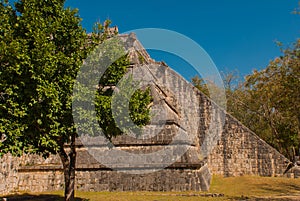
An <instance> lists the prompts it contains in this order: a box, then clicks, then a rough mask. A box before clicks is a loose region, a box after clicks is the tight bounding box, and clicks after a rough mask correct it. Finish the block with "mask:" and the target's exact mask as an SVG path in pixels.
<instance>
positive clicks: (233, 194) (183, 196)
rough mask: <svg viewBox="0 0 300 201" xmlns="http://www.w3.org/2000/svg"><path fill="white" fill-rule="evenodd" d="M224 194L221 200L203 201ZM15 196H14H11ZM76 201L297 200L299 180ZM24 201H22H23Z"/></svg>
mask: <svg viewBox="0 0 300 201" xmlns="http://www.w3.org/2000/svg"><path fill="white" fill-rule="evenodd" d="M205 194H210V195H212V194H224V196H223V197H204V195H205ZM14 196H16V195H14ZM22 196H23V198H24V199H22V200H23V201H27V200H28V201H29V200H35V201H48V200H51V201H52V200H53V201H55V200H57V201H61V200H63V197H62V196H63V192H62V191H58V192H49V193H43V194H40V195H38V194H21V195H18V197H22ZM76 197H77V200H78V201H86V200H90V201H102V200H105V201H175V200H176V201H177V200H178V201H183V200H184V201H196V200H208V201H214V200H221V201H225V200H245V199H246V198H248V200H262V201H264V200H278V201H279V200H300V179H289V178H281V177H273V178H271V177H258V176H242V177H229V178H223V177H220V176H214V177H213V180H212V184H211V188H210V191H209V192H79V191H77V192H76ZM25 198H26V199H25Z"/></svg>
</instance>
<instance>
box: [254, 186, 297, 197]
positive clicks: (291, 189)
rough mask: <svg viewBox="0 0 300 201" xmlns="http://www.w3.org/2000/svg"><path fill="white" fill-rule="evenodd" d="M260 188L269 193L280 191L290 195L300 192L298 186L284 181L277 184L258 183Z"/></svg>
mask: <svg viewBox="0 0 300 201" xmlns="http://www.w3.org/2000/svg"><path fill="white" fill-rule="evenodd" d="M260 188H261V189H262V190H265V191H268V192H271V193H281V194H287V195H292V194H295V192H300V186H298V185H295V184H286V183H283V184H277V185H274V186H266V185H260Z"/></svg>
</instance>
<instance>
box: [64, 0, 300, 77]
mask: <svg viewBox="0 0 300 201" xmlns="http://www.w3.org/2000/svg"><path fill="white" fill-rule="evenodd" d="M298 5H299V4H298V0H288V1H287V0H272V1H271V0H251V1H249V0H185V1H174V0H173V1H170V0H160V1H158V0H152V1H143V0H139V1H137V0H131V1H129V0H128V1H117V0H114V1H100V0H67V2H66V6H70V7H72V8H78V9H79V15H80V17H81V18H82V19H83V21H82V25H83V27H84V28H86V30H87V31H91V30H92V26H93V23H94V22H96V21H101V22H103V21H104V20H105V19H108V18H109V19H110V20H112V22H113V25H117V26H118V27H119V32H120V33H122V32H126V31H129V30H133V29H139V28H163V29H170V30H173V31H176V32H179V33H181V34H184V35H186V36H188V37H190V38H191V39H193V40H194V41H196V42H197V43H198V44H199V45H201V46H202V47H203V48H204V49H205V50H206V51H207V53H208V54H209V55H210V57H211V58H212V59H213V61H214V62H215V64H216V66H217V68H218V69H219V70H220V71H225V72H226V71H232V70H235V69H237V70H238V71H239V73H240V74H241V75H242V76H243V75H246V74H250V73H251V72H252V70H253V69H262V68H264V67H266V65H267V64H268V62H269V61H270V60H271V59H273V58H275V57H276V56H279V55H280V50H279V48H278V47H277V46H276V43H275V41H277V40H278V41H280V42H283V44H284V45H286V46H287V45H291V44H292V43H293V42H295V41H296V40H297V38H300V37H299V36H300V26H299V25H300V15H294V14H292V11H293V10H294V9H295V8H297V7H298ZM150 53H151V56H153V57H154V59H156V60H162V59H163V60H164V61H165V62H166V63H167V64H169V65H170V66H171V67H172V68H174V69H175V70H177V71H179V72H180V73H181V74H183V75H184V76H185V77H186V78H187V79H189V78H191V77H192V76H193V71H190V70H188V68H185V67H182V66H184V65H187V64H185V63H184V62H183V61H181V60H180V59H178V58H176V57H175V56H174V55H170V54H163V53H159V52H150Z"/></svg>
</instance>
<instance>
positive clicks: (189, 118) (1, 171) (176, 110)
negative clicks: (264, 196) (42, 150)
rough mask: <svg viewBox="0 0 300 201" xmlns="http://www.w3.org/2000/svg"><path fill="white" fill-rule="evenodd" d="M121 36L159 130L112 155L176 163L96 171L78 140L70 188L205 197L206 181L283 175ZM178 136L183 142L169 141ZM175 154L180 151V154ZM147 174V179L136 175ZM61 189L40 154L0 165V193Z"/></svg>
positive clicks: (268, 153) (271, 154)
mask: <svg viewBox="0 0 300 201" xmlns="http://www.w3.org/2000/svg"><path fill="white" fill-rule="evenodd" d="M120 37H121V39H122V40H123V41H124V42H125V44H126V45H127V48H129V57H130V60H131V63H132V65H131V68H130V69H129V72H131V73H132V75H133V76H134V77H135V76H136V77H146V76H150V77H151V78H152V82H151V83H150V82H149V83H148V84H149V86H150V87H151V94H152V97H153V105H152V111H154V114H158V116H159V118H161V120H164V123H161V122H160V119H159V118H158V120H154V121H151V123H150V124H149V125H147V126H146V127H145V130H146V135H145V136H144V137H143V138H134V137H132V136H130V135H124V136H119V137H117V138H114V139H113V144H114V145H115V147H116V149H118V150H122V151H125V152H128V153H135V154H146V153H156V152H157V153H160V152H159V150H164V149H165V148H166V146H169V148H170V151H171V153H172V156H174V157H175V159H174V162H173V163H172V164H166V165H165V164H163V163H164V161H168V159H166V160H163V161H161V162H158V161H157V160H156V159H153V160H149V161H141V162H140V163H138V164H136V165H137V166H136V167H134V168H132V167H131V166H130V164H131V162H130V160H131V159H128V160H129V161H128V166H127V167H126V164H125V165H124V166H122V167H119V168H120V169H122V170H127V171H126V172H124V171H123V172H122V171H121V172H120V171H116V170H113V169H112V168H110V167H107V166H105V165H103V164H100V163H99V162H98V161H97V160H95V159H94V157H93V156H92V155H91V154H90V153H91V152H89V149H104V148H101V147H96V146H94V147H93V146H89V147H86V146H83V145H82V143H81V142H80V140H78V147H77V152H78V153H77V163H76V183H75V186H76V189H78V190H82V191H140V190H141V191H189V190H192V191H205V190H208V189H209V186H210V179H211V174H218V175H223V176H239V175H261V176H282V174H283V172H284V170H285V168H286V162H287V161H288V160H287V159H286V158H285V157H284V156H283V155H281V154H280V153H279V152H277V151H276V150H275V149H274V148H272V147H271V146H269V145H268V144H267V143H266V142H264V141H263V140H262V139H260V138H259V137H258V136H257V135H255V134H254V133H253V132H251V131H250V130H249V129H248V128H246V127H245V126H244V125H242V124H241V123H240V122H239V121H238V120H236V119H235V118H234V117H232V116H231V115H229V114H227V113H226V112H225V111H224V110H222V109H221V108H220V107H218V106H217V105H216V104H215V103H214V102H213V101H211V100H210V99H209V98H208V97H207V96H205V95H204V94H203V93H201V92H200V91H199V90H197V89H196V88H195V87H193V86H192V85H191V84H190V83H189V82H187V81H186V80H185V79H184V78H182V77H181V76H180V75H178V74H177V73H176V72H175V71H173V70H172V69H171V68H170V67H168V66H167V65H166V64H165V63H163V62H155V61H153V60H152V59H151V58H150V56H149V55H148V53H147V52H146V51H145V50H144V49H143V47H142V45H141V44H140V43H139V41H138V40H137V39H136V37H135V35H134V34H129V35H121V36H120ZM178 133H182V135H183V136H188V139H186V138H179V139H176V140H174V138H175V136H176V135H177V134H178ZM214 133H217V135H213V134H214ZM149 136H150V137H149ZM215 137H217V138H215ZM213 138H214V139H215V140H214V139H213ZM190 139H192V140H190ZM214 145H216V146H214ZM176 147H181V148H182V149H184V150H186V151H185V152H184V153H183V154H179V153H178V150H177V149H176ZM66 149H67V147H66ZM159 157H160V156H159V155H158V156H157V158H159ZM133 160H134V159H133ZM132 162H134V161H132ZM162 167H164V168H162ZM126 168H127V169H126ZM147 168H148V169H149V170H152V172H151V171H150V173H147V174H136V173H135V172H136V171H139V170H143V169H147ZM156 170H157V171H156ZM288 176H293V173H289V175H288ZM63 185H64V177H63V172H62V165H61V162H60V159H59V157H58V156H57V155H52V156H50V157H49V158H47V159H44V158H42V157H41V156H38V155H23V156H22V157H19V158H16V157H13V156H11V155H10V154H7V155H5V156H4V157H2V158H0V194H7V193H12V192H17V191H31V192H42V191H54V190H62V189H63Z"/></svg>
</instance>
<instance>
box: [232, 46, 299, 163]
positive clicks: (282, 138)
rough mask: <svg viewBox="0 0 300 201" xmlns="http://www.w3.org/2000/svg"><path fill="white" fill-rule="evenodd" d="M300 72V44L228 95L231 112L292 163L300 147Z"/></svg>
mask: <svg viewBox="0 0 300 201" xmlns="http://www.w3.org/2000/svg"><path fill="white" fill-rule="evenodd" d="M299 68H300V41H299V40H298V41H297V42H296V43H295V44H294V46H293V47H292V48H288V49H286V50H284V51H283V56H281V57H278V58H276V59H274V60H273V61H271V62H270V63H269V65H268V66H267V67H266V68H265V69H263V70H261V71H256V70H255V71H253V73H252V74H251V75H248V76H247V77H246V78H245V79H246V80H245V81H244V82H243V83H241V84H239V85H238V86H237V87H236V88H233V89H228V90H227V91H226V93H227V101H228V102H227V109H228V112H229V113H231V114H232V115H233V116H234V117H236V118H237V119H239V120H240V121H241V122H242V123H244V124H245V125H246V126H247V127H249V128H250V129H251V130H253V131H254V132H255V133H257V134H258V135H259V136H260V137H262V138H263V139H264V140H266V141H267V142H268V143H269V144H271V145H272V146H273V147H275V148H276V149H277V150H278V151H280V152H281V153H283V154H284V155H286V156H287V157H288V158H289V159H291V160H293V159H294V156H295V154H299V153H297V152H298V151H297V150H298V149H299V143H300V142H299V140H300V127H299V126H300V118H299V114H300V107H299V104H298V103H299V101H300V98H299V97H300V91H299V85H300V74H299V72H300V69H299Z"/></svg>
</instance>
